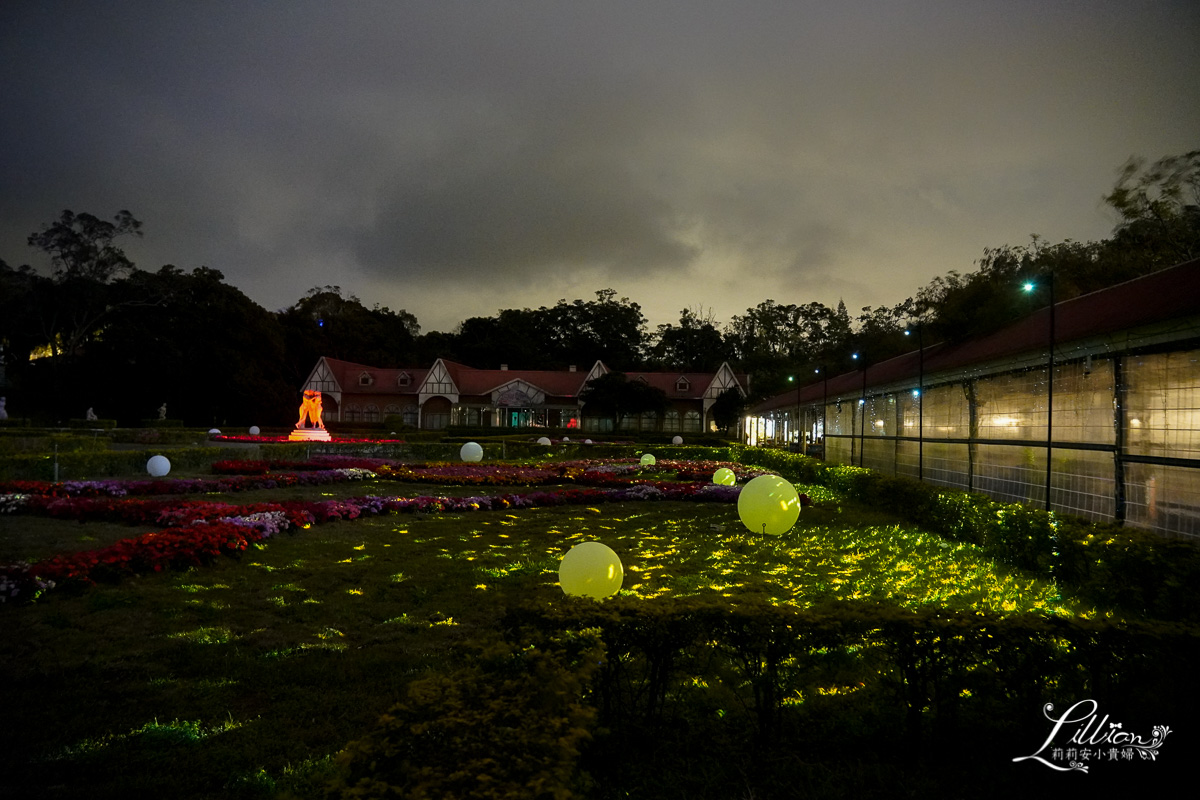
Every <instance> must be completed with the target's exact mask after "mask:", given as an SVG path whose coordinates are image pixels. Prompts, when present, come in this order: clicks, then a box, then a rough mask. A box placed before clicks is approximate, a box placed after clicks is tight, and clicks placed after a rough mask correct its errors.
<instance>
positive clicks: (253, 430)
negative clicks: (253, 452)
mask: <svg viewBox="0 0 1200 800" xmlns="http://www.w3.org/2000/svg"><path fill="white" fill-rule="evenodd" d="M259 433H260V431H259V430H258V426H257V425H251V426H250V435H251V436H258V434H259Z"/></svg>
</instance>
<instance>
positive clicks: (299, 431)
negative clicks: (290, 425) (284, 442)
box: [288, 428, 331, 442]
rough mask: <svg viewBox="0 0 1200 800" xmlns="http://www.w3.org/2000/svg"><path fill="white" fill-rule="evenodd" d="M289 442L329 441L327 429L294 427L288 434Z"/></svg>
mask: <svg viewBox="0 0 1200 800" xmlns="http://www.w3.org/2000/svg"><path fill="white" fill-rule="evenodd" d="M288 441H291V442H328V441H331V439H330V436H329V431H327V430H325V429H324V428H296V429H295V430H293V431H292V432H291V433H289V434H288Z"/></svg>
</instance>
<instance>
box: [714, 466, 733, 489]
mask: <svg viewBox="0 0 1200 800" xmlns="http://www.w3.org/2000/svg"><path fill="white" fill-rule="evenodd" d="M713 483H715V484H717V485H719V486H733V485H734V484H735V483H737V475H734V474H733V470H731V469H730V468H729V467H721V468H720V469H719V470H717V471H716V472H714V473H713Z"/></svg>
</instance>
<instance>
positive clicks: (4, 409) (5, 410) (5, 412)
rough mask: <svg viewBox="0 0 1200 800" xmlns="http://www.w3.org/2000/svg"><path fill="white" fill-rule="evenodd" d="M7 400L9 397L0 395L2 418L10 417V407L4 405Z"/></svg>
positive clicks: (0, 417) (0, 413)
mask: <svg viewBox="0 0 1200 800" xmlns="http://www.w3.org/2000/svg"><path fill="white" fill-rule="evenodd" d="M7 402H8V398H6V397H0V419H8V409H6V408H5V407H4V404H5V403H7Z"/></svg>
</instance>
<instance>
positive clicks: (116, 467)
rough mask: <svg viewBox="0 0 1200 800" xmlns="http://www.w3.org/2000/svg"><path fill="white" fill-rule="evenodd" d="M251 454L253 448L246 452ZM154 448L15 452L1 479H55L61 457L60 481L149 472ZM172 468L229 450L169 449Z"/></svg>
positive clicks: (204, 462) (3, 462)
mask: <svg viewBox="0 0 1200 800" xmlns="http://www.w3.org/2000/svg"><path fill="white" fill-rule="evenodd" d="M245 452H246V454H247V455H250V452H249V451H245ZM162 454H163V453H160V452H159V451H154V450H90V451H88V450H78V451H73V452H59V453H58V455H57V456H54V455H44V454H41V455H28V454H20V455H12V456H6V457H5V458H2V459H0V480H40V481H50V480H54V464H55V461H56V459H57V463H58V479H59V480H63V481H66V480H79V479H82V478H95V477H98V476H99V477H114V476H121V475H124V476H128V475H145V474H146V462H147V461H149V460H150V457H151V456H155V455H162ZM165 455H166V456H167V458H169V459H170V461H171V467H172V469H175V468H179V467H189V468H190V467H206V466H208V465H209V464H211V463H212V462H213V461H220V460H221V459H225V458H229V451H228V450H226V449H224V448H220V447H190V448H175V449H171V450H167V451H165Z"/></svg>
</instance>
